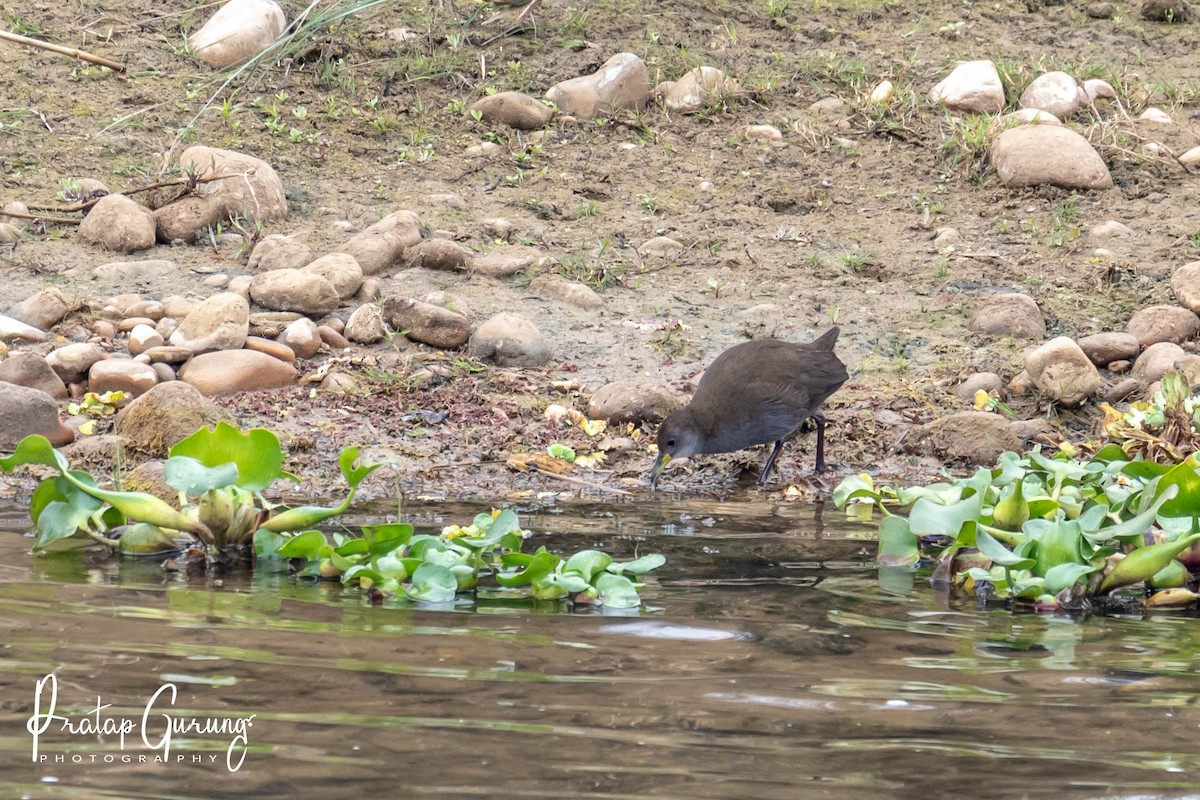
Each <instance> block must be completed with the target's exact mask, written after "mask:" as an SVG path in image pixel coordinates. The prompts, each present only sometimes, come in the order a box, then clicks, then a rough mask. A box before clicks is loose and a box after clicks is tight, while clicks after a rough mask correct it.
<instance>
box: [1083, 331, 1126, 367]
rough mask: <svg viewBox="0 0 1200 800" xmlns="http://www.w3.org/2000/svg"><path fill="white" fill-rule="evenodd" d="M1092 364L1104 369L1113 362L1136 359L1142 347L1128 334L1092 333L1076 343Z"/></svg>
mask: <svg viewBox="0 0 1200 800" xmlns="http://www.w3.org/2000/svg"><path fill="white" fill-rule="evenodd" d="M1077 344H1078V345H1079V348H1080V349H1081V350H1083V352H1084V353H1085V354H1087V357H1088V358H1089V359H1091V361H1092V363H1093V364H1095V365H1096V366H1098V367H1105V366H1108V365H1109V364H1111V363H1112V362H1114V361H1129V360H1132V359H1134V358H1136V357H1137V354H1138V353H1139V352H1141V349H1142V346H1141V344H1139V343H1138V340H1137V337H1136V336H1134V335H1133V334H1130V333H1115V332H1109V333H1093V334H1092V335H1091V336H1084V337H1083V338H1082V339H1079V340H1078V341H1077Z"/></svg>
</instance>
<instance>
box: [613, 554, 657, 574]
mask: <svg viewBox="0 0 1200 800" xmlns="http://www.w3.org/2000/svg"><path fill="white" fill-rule="evenodd" d="M666 563H667V557H666V556H664V555H663V554H662V553H647V554H646V555H644V556H642V557H641V558H635V559H634V560H633V561H618V562H614V563H613V564H612V565H611V566H610V567H609V568H608V571H609V572H615V573H617V574H618V575H622V574H629V575H645V574H646V573H647V572H650V571H652V570H656V569H658V568H659V567H661V566H662V565H663V564H666Z"/></svg>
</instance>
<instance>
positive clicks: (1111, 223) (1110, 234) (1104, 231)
mask: <svg viewBox="0 0 1200 800" xmlns="http://www.w3.org/2000/svg"><path fill="white" fill-rule="evenodd" d="M1132 233H1133V229H1132V228H1130V227H1129V226H1128V225H1123V224H1122V223H1120V222H1117V221H1116V220H1115V219H1110V220H1108V221H1107V222H1101V223H1100V224H1099V225H1097V226H1096V227H1094V228H1092V229H1091V230H1090V231H1088V238H1089V239H1099V240H1101V241H1103V240H1106V239H1114V238H1116V237H1118V236H1130V235H1131V234H1132Z"/></svg>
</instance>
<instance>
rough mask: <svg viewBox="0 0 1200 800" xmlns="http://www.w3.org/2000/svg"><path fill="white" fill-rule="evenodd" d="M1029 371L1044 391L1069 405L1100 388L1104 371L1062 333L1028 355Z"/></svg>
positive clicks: (1036, 384)
mask: <svg viewBox="0 0 1200 800" xmlns="http://www.w3.org/2000/svg"><path fill="white" fill-rule="evenodd" d="M1025 370H1026V372H1028V373H1029V377H1030V379H1031V380H1032V381H1033V383H1034V385H1035V386H1037V387H1038V389H1040V390H1041V391H1042V392H1043V393H1044V394H1046V395H1047V396H1049V397H1050V398H1051V399H1053V400H1056V401H1057V402H1059V403H1060V404H1061V405H1063V406H1066V407H1068V408H1071V407H1074V406H1077V405H1079V404H1080V403H1082V402H1083V401H1085V400H1087V399H1088V398H1089V397H1091V396H1092V395H1094V394H1095V393H1096V392H1098V391H1099V390H1100V386H1101V381H1100V373H1099V372H1098V371H1097V370H1096V365H1095V364H1093V363H1092V362H1091V360H1090V359H1088V357H1087V356H1086V355H1085V354H1084V352H1083V350H1081V349H1080V348H1079V345H1077V344H1075V341H1074V340H1073V339H1071V338H1070V337H1068V336H1059V337H1057V338H1055V339H1051V340H1050V341H1048V342H1046V343H1045V344H1043V345H1042V346H1041V347H1038V348H1036V349H1035V350H1033V351H1032V352H1030V353H1028V354H1026V356H1025Z"/></svg>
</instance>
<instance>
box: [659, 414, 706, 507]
mask: <svg viewBox="0 0 1200 800" xmlns="http://www.w3.org/2000/svg"><path fill="white" fill-rule="evenodd" d="M689 412H690V409H687V408H683V409H680V410H679V411H676V412H674V413H673V414H671V415H670V416H668V417H667V418H666V419H665V420H663V424H662V425H661V426H660V427H659V429H658V458H656V459H655V460H654V466H653V467H652V468H651V469H650V488H651V489H653V488H656V487H657V486H658V479H659V477H661V475H662V471H663V467H665V466H667V462H669V461H670V460H671V459H672V458H687V457H688V456H693V455H695V454H696V453H699V452H701V450H702V449H703V447H702V444H703V441H702V440H703V437H701V435H700V431H699V430H698V429H697V427H696V422H695V420H694V419H693V418H692V415H691V413H689Z"/></svg>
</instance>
